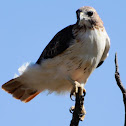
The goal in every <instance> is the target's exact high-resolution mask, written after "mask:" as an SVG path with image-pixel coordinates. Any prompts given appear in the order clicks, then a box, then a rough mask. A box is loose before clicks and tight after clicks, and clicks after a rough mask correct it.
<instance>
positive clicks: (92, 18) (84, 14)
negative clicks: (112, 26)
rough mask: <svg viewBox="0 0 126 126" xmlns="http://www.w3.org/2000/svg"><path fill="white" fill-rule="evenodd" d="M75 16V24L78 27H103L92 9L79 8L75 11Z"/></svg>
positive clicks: (86, 7)
mask: <svg viewBox="0 0 126 126" xmlns="http://www.w3.org/2000/svg"><path fill="white" fill-rule="evenodd" d="M76 14H77V24H78V25H80V26H83V25H85V26H87V27H90V28H92V27H94V26H100V27H103V22H102V20H101V19H100V17H99V15H98V14H97V12H96V10H95V9H94V8H92V7H88V6H85V7H81V8H80V9H78V10H77V11H76Z"/></svg>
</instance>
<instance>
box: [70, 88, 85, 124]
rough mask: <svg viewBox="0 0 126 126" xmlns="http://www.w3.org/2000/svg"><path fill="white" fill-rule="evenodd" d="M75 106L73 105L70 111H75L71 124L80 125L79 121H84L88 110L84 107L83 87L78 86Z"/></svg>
mask: <svg viewBox="0 0 126 126" xmlns="http://www.w3.org/2000/svg"><path fill="white" fill-rule="evenodd" d="M75 102H76V103H75V107H74V106H72V107H71V109H70V112H71V113H73V117H72V120H71V124H70V126H78V125H79V121H83V120H84V117H85V114H86V111H85V109H84V105H83V104H84V95H83V88H82V87H78V92H77V93H76V99H75Z"/></svg>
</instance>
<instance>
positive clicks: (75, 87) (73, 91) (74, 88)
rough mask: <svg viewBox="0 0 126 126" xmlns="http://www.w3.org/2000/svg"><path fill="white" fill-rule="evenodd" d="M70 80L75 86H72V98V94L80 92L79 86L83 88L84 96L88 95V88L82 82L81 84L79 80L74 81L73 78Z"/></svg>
mask: <svg viewBox="0 0 126 126" xmlns="http://www.w3.org/2000/svg"><path fill="white" fill-rule="evenodd" d="M69 81H70V82H71V83H72V84H73V88H72V90H71V92H70V98H71V100H73V99H72V96H75V94H76V93H78V87H82V88H83V94H84V96H85V95H86V89H84V87H83V85H82V84H80V83H79V82H77V81H74V80H72V79H69Z"/></svg>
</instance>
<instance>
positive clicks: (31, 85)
mask: <svg viewBox="0 0 126 126" xmlns="http://www.w3.org/2000/svg"><path fill="white" fill-rule="evenodd" d="M76 15H77V22H76V23H75V24H73V25H70V26H68V27H66V28H64V29H62V30H61V31H59V32H58V33H57V34H56V35H55V36H54V37H53V39H52V40H51V41H50V43H49V44H48V45H47V46H46V48H45V49H44V51H43V52H42V54H41V55H40V57H39V59H38V60H37V62H36V63H35V64H33V65H30V66H28V68H27V69H26V70H25V71H24V72H23V74H22V75H20V76H19V77H17V78H15V79H12V80H10V81H8V82H7V83H5V84H3V85H2V89H3V90H5V91H7V92H8V93H10V94H12V95H13V97H15V98H16V99H20V100H21V101H23V102H29V101H30V100H31V99H33V98H34V97H35V96H36V95H38V94H39V93H40V92H42V91H45V90H48V91H50V92H57V93H63V92H70V91H71V90H72V89H74V88H75V85H76V82H78V83H79V84H80V85H82V86H85V84H86V82H87V79H88V78H89V76H90V74H91V73H92V72H93V71H94V70H95V69H96V68H97V67H99V66H100V65H101V64H102V63H103V62H104V60H105V59H106V57H107V56H108V51H109V48H110V39H109V37H108V35H107V33H106V30H105V28H104V26H103V22H102V20H101V19H100V17H99V15H98V14H97V12H96V10H95V9H94V8H92V7H89V6H84V7H81V8H79V9H78V10H77V11H76Z"/></svg>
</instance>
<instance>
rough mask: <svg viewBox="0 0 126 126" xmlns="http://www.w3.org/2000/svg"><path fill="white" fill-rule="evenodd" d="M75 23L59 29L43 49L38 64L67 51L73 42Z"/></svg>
mask: <svg viewBox="0 0 126 126" xmlns="http://www.w3.org/2000/svg"><path fill="white" fill-rule="evenodd" d="M73 27H74V24H73V25H69V26H68V27H66V28H64V29H62V30H61V31H59V32H58V33H57V34H56V35H55V36H54V37H53V38H52V40H51V41H50V42H49V44H48V45H47V46H46V48H45V49H44V50H43V52H42V54H41V55H40V57H39V59H38V60H37V62H36V63H37V64H40V63H41V61H42V60H44V59H48V58H53V57H55V56H57V55H59V54H61V53H62V52H63V51H65V50H66V49H67V48H68V47H69V46H70V44H71V42H72V39H74V35H73V31H72V30H73Z"/></svg>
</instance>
